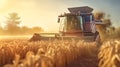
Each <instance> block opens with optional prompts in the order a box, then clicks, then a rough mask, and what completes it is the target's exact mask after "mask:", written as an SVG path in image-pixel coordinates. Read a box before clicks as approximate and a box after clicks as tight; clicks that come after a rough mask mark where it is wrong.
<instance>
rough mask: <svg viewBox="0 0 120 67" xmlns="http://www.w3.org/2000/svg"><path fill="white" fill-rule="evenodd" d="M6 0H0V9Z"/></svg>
mask: <svg viewBox="0 0 120 67" xmlns="http://www.w3.org/2000/svg"><path fill="white" fill-rule="evenodd" d="M5 3H6V0H0V9H1V8H3V7H4V5H5Z"/></svg>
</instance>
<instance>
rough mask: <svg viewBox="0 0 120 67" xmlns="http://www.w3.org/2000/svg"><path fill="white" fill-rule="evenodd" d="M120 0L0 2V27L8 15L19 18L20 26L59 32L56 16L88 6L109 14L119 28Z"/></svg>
mask: <svg viewBox="0 0 120 67" xmlns="http://www.w3.org/2000/svg"><path fill="white" fill-rule="evenodd" d="M119 3H120V0H0V25H1V26H2V27H4V25H5V21H6V17H7V16H8V14H9V13H13V12H16V13H18V16H20V17H21V19H20V20H21V23H20V26H28V27H33V26H39V27H42V28H43V29H44V30H45V31H50V32H56V31H58V30H59V24H58V23H57V18H58V15H60V14H62V13H64V12H68V10H67V8H69V7H80V6H90V7H92V8H93V9H94V11H103V12H105V13H107V14H110V16H111V17H110V18H111V20H112V22H113V25H114V26H120V20H119V19H120V13H119V11H120V5H119Z"/></svg>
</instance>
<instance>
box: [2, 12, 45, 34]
mask: <svg viewBox="0 0 120 67" xmlns="http://www.w3.org/2000/svg"><path fill="white" fill-rule="evenodd" d="M20 23H21V21H20V17H19V16H18V14H17V13H15V12H14V13H10V14H9V15H8V17H6V22H5V26H4V28H2V27H1V26H0V35H31V34H33V33H40V32H43V29H42V28H41V27H37V26H35V27H32V28H29V27H27V26H22V27H20V26H19V24H20Z"/></svg>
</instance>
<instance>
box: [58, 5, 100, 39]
mask: <svg viewBox="0 0 120 67" xmlns="http://www.w3.org/2000/svg"><path fill="white" fill-rule="evenodd" d="M68 10H69V12H70V13H64V14H62V15H59V16H58V23H59V24H60V27H59V35H60V36H70V37H71V36H72V37H73V36H76V37H80V38H86V40H96V37H97V36H98V35H99V32H98V31H97V29H96V25H101V23H102V22H96V21H95V20H94V15H93V13H92V11H93V9H92V8H90V7H88V6H84V7H74V8H68ZM91 38H92V39H91Z"/></svg>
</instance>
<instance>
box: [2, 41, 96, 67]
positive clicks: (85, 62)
mask: <svg viewBox="0 0 120 67" xmlns="http://www.w3.org/2000/svg"><path fill="white" fill-rule="evenodd" d="M0 43H1V44H2V45H1V48H0V50H1V49H4V48H3V47H5V48H10V49H9V50H8V49H5V50H6V53H8V52H9V53H8V54H9V55H8V54H5V52H3V53H2V52H1V51H0V53H1V54H0V56H4V57H3V58H2V59H1V60H0V63H1V66H3V65H5V64H8V63H9V64H8V65H5V66H4V67H98V60H97V53H98V52H97V50H98V48H97V46H96V43H95V42H84V41H79V42H76V41H74V40H54V41H51V40H48V41H37V42H28V41H25V40H12V41H10V42H8V43H6V42H5V41H0ZM10 50H11V51H10ZM8 56H9V57H8ZM6 57H7V59H6ZM15 57H16V58H15ZM0 58H1V57H0ZM14 58H15V60H14V61H12V60H13V59H14ZM8 59H11V60H9V62H8Z"/></svg>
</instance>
